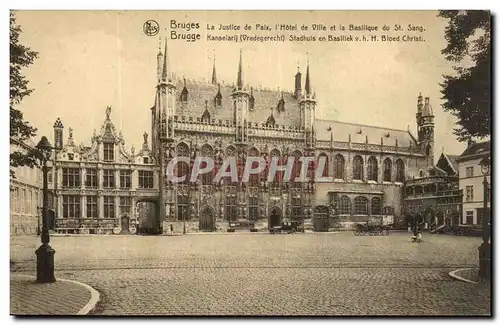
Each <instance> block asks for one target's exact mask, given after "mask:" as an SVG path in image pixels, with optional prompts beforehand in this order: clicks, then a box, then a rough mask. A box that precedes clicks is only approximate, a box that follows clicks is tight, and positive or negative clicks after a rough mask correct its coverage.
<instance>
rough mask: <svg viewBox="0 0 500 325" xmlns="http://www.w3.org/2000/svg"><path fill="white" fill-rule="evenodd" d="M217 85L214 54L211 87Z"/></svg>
mask: <svg viewBox="0 0 500 325" xmlns="http://www.w3.org/2000/svg"><path fill="white" fill-rule="evenodd" d="M216 84H217V73H216V72H215V53H214V66H213V69H212V85H216Z"/></svg>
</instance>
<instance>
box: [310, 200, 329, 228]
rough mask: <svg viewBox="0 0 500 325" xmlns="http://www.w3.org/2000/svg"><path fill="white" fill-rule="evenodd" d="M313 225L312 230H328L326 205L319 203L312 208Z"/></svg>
mask: <svg viewBox="0 0 500 325" xmlns="http://www.w3.org/2000/svg"><path fill="white" fill-rule="evenodd" d="M313 227H314V231H328V229H329V228H330V222H329V220H328V208H327V207H326V206H324V205H319V206H317V207H316V208H314V219H313Z"/></svg>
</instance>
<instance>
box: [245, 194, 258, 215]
mask: <svg viewBox="0 0 500 325" xmlns="http://www.w3.org/2000/svg"><path fill="white" fill-rule="evenodd" d="M258 218H259V198H258V197H250V198H249V199H248V219H249V220H257V219H258Z"/></svg>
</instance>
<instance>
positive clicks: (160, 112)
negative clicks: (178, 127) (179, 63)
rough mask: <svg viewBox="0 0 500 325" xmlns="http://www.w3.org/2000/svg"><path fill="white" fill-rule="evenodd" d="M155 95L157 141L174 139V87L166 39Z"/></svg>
mask: <svg viewBox="0 0 500 325" xmlns="http://www.w3.org/2000/svg"><path fill="white" fill-rule="evenodd" d="M156 95H157V97H156V105H155V106H156V108H155V113H156V121H157V123H158V129H159V139H160V140H172V139H173V137H174V115H175V106H176V86H175V85H174V84H173V83H172V79H171V78H170V72H169V66H168V47H167V39H165V52H164V53H163V67H162V71H161V82H160V84H159V85H158V90H157V94H156Z"/></svg>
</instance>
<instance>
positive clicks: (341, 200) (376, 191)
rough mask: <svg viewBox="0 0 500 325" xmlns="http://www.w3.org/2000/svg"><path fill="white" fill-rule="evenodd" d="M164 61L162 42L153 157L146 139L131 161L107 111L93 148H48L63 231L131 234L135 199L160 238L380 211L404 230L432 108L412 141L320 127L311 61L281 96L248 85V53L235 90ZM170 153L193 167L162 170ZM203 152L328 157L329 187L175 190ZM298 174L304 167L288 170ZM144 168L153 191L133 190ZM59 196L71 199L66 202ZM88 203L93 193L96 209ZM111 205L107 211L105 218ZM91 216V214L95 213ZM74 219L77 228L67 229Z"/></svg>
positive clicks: (247, 185)
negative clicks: (124, 180) (181, 72)
mask: <svg viewBox="0 0 500 325" xmlns="http://www.w3.org/2000/svg"><path fill="white" fill-rule="evenodd" d="M168 62H169V60H168V55H167V47H166V46H165V50H164V52H163V53H158V56H157V85H156V90H157V91H156V95H155V99H154V105H153V107H151V112H150V113H151V132H150V134H151V150H149V148H148V142H147V137H145V139H144V141H145V143H144V146H143V148H142V150H141V151H139V152H138V153H135V151H133V150H131V151H127V150H126V149H125V146H124V144H125V142H124V140H123V137H122V135H121V134H117V133H116V131H115V128H114V126H113V124H112V122H111V120H110V112H111V109H110V108H109V109H108V110H107V112H106V119H105V122H104V124H103V126H102V128H101V131H100V132H99V133H97V132H96V133H95V134H94V136H93V137H92V145H91V146H90V147H85V146H76V145H75V144H74V141H73V138H72V134H71V131H70V135H69V138H68V140H67V141H66V143H65V144H64V146H63V145H62V142H61V140H60V139H62V125H59V126H57V125H55V126H54V127H55V134H56V137H55V143H60V144H61V145H60V148H59V149H58V150H57V154H56V155H55V157H56V158H55V159H54V168H53V173H54V174H55V175H57V179H56V183H57V186H56V187H55V188H54V191H55V193H56V194H57V197H56V198H57V199H56V200H55V201H56V207H57V215H58V216H59V217H58V222H59V223H58V224H57V228H58V229H63V228H67V229H69V228H71V229H77V228H78V229H80V228H82V227H83V225H84V226H85V227H86V228H89V229H101V230H99V231H100V232H103V231H104V232H106V231H107V232H112V231H115V232H119V231H122V230H123V229H122V228H123V227H124V226H127V225H129V228H130V229H132V226H131V225H132V224H134V223H135V220H136V219H137V218H138V216H137V215H138V214H140V213H136V212H135V211H136V209H135V206H136V204H137V202H139V201H141V200H142V201H144V200H150V201H152V202H156V203H155V204H156V205H155V206H154V210H155V211H154V213H151V214H149V217H147V218H146V219H147V221H144V223H146V224H147V225H145V226H144V228H147V229H148V232H156V233H158V232H162V231H163V232H166V231H168V229H170V227H171V226H172V227H173V228H174V231H175V232H177V231H184V230H186V231H215V230H224V229H225V228H226V227H227V226H228V223H229V222H228V221H237V220H241V219H243V220H252V221H254V222H255V224H256V226H257V228H260V229H267V228H268V227H270V226H273V225H274V224H277V223H279V222H280V221H281V220H283V219H301V220H304V222H305V227H306V228H307V227H310V228H314V229H316V230H327V229H329V228H332V227H349V226H350V225H351V224H352V223H355V222H361V221H366V220H369V219H373V218H374V219H379V218H380V217H382V215H384V211H385V214H390V215H391V216H390V217H391V218H395V221H396V222H401V223H402V222H403V221H402V218H401V216H402V213H403V204H402V200H403V195H402V194H403V190H402V189H403V183H404V181H405V179H408V178H411V177H413V176H414V175H416V173H418V171H419V170H420V169H422V168H427V167H428V166H432V165H433V150H434V121H433V115H432V109H431V106H430V103H429V99H428V98H426V99H425V104H424V99H423V97H422V96H421V95H420V96H419V97H418V101H417V114H416V119H417V126H418V136H417V137H414V136H413V135H412V134H411V133H410V132H409V130H395V129H388V128H379V127H375V126H368V125H358V124H350V123H343V122H339V121H330V120H319V119H316V117H315V111H316V108H317V106H318V105H320V104H319V103H318V102H317V99H316V95H315V94H314V92H313V88H312V83H311V81H312V78H311V73H310V71H309V64H308V66H307V70H306V76H305V83H304V88H302V74H301V73H300V72H297V73H296V75H295V77H294V85H295V89H294V91H293V92H287V91H272V90H269V89H263V88H261V87H252V86H250V85H246V84H245V82H244V78H243V72H244V64H243V62H244V61H243V53H240V60H239V64H238V66H237V73H236V75H237V78H236V83H235V84H234V85H231V86H230V85H226V84H223V83H219V82H217V77H216V73H215V70H216V68H215V63H214V67H213V78H212V81H211V83H206V82H199V81H196V80H191V79H186V78H182V79H176V78H173V77H172V71H171V68H172V67H171V66H170V65H169V63H168ZM235 67H236V65H235ZM235 70H236V69H235ZM235 72H236V71H235ZM56 124H57V123H56ZM58 141H59V142H58ZM110 148H112V149H110ZM109 150H112V152H113V155H114V156H113V157H114V159H113V160H112V161H110V160H109V159H106V158H109V156H108V157H106V155H109V153H108V154H106V152H107V151H109ZM175 156H183V157H186V158H187V159H188V161H189V163H178V164H177V165H176V168H175V169H174V170H173V171H169V170H168V168H167V166H168V164H169V162H170V161H171V160H172V159H173V158H174V157H175ZM200 156H203V157H212V158H213V159H214V160H215V167H216V169H217V170H218V169H220V168H221V166H222V162H223V160H224V158H226V157H229V156H231V157H234V158H235V159H236V160H237V162H238V166H240V167H241V166H244V165H245V161H246V160H247V158H248V157H249V156H259V157H262V158H264V160H265V161H267V162H269V161H270V158H271V157H279V158H280V159H281V161H282V162H283V163H284V162H286V161H287V159H288V158H289V157H294V158H295V159H296V161H298V159H299V157H312V158H313V160H315V161H316V160H317V159H318V158H319V157H325V158H326V160H327V165H326V166H327V168H326V170H324V172H323V176H329V177H332V178H333V180H332V181H331V182H326V183H325V182H315V181H314V180H313V181H310V182H307V183H299V182H284V181H283V180H282V178H277V179H276V180H275V181H271V182H268V180H267V174H265V173H263V174H262V175H258V176H253V177H250V180H249V181H248V182H242V181H241V180H239V181H237V182H234V183H233V182H231V181H229V180H226V179H222V180H220V181H218V182H217V181H214V174H213V173H212V174H208V175H202V176H201V177H200V178H199V179H198V180H196V181H195V182H190V181H189V177H188V180H186V181H184V182H182V183H175V184H174V183H172V182H170V181H169V179H168V177H167V176H169V175H168V173H170V172H171V173H175V174H178V175H179V176H182V175H186V174H188V173H189V171H190V170H191V169H192V165H193V164H194V162H195V159H196V157H200ZM70 157H71V159H70ZM145 159H147V163H146V160H145ZM316 167H317V164H314V163H312V164H310V165H309V166H308V167H307V171H308V175H312V174H313V173H314V172H315V168H316ZM68 168H72V169H74V170H73V171H72V172H74V173H76V176H74V177H78V179H80V182H79V183H78V184H77V185H75V184H74V183H71V184H70V183H68V181H64V182H63V178H64V172H63V170H64V169H66V173H68V170H67V169H68ZM89 169H94V170H95V171H96V175H97V176H96V177H97V181H96V183H95V184H90V183H88V182H87V180H88V178H89V177H90V178H92V177H93V176H87V175H88V174H86V173H87V171H88V170H89ZM297 170H298V171H300V168H298V169H296V170H294V171H293V172H292V173H296V172H297ZM125 171H127V172H129V173H130V174H131V186H130V188H126V189H123V188H121V186H119V182H118V180H119V178H120V173H122V172H125ZM140 171H150V172H152V173H153V187H152V188H143V186H142V187H141V186H139V185H140V184H139V183H138V182H139V175H138V173H140ZM92 173H94V172H93V171H92ZM69 175H70V174H67V177H66V179H69V178H68V177H70V176H69ZM92 175H93V174H92ZM110 175H114V179H115V183H114V184H112V185H113V186H110V184H109V179H110ZM294 175H295V174H294ZM106 182H108V183H106ZM87 183H88V184H90V185H91V186H90V187H89V186H87ZM69 185H71V186H69ZM65 196H66V197H69V196H73V197H74V198H71V199H69V198H66V199H64V197H65ZM89 196H91V197H95V199H94V198H92V199H90V200H92V201H91V203H89V201H88V200H89V199H88V198H89ZM123 198H129V199H123ZM64 200H66V201H64ZM68 200H74V201H75V202H79V205H80V206H81V207H82V208H81V209H79V210H78V214H77V215H75V216H74V218H69V217H68V216H66V214H67V213H66V212H71V209H70V208H65V204H66V205H67V206H69V205H68V204H72V203H71V202H73V201H71V202H70V201H68ZM94 200H97V203H95V204H94ZM124 200H130V206H131V209H130V210H128V209H125V210H126V212H123V213H122V212H121V209H120V202H121V201H124ZM65 202H66V203H65ZM68 202H69V203H68ZM127 202H128V201H127ZM111 206H114V208H113V210H112V211H111V213H110V209H111ZM96 207H97V208H96ZM89 209H93V210H91V211H95V209H97V211H98V212H97V214H98V215H97V217H94V212H89ZM124 215H125V216H129V217H130V222H129V223H126V222H121V219H122V218H123V216H124ZM139 219H140V218H139ZM69 220H71V222H76V223H77V224H78V227H68V226H67V225H66V224H67V223H69ZM75 220H76V221H75ZM103 229H104V230H103Z"/></svg>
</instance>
